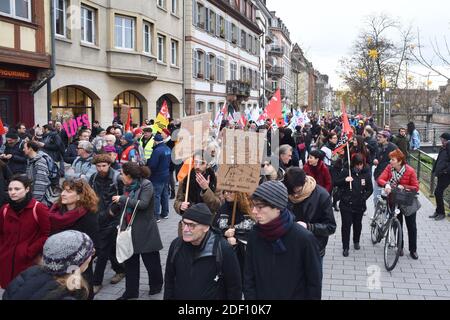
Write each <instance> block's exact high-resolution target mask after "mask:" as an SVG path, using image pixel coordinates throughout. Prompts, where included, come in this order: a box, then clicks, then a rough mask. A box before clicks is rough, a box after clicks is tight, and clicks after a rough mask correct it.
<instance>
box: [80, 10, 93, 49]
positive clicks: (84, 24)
mask: <svg viewBox="0 0 450 320" xmlns="http://www.w3.org/2000/svg"><path fill="white" fill-rule="evenodd" d="M81 41H84V42H87V43H95V11H94V9H91V8H89V7H86V6H81Z"/></svg>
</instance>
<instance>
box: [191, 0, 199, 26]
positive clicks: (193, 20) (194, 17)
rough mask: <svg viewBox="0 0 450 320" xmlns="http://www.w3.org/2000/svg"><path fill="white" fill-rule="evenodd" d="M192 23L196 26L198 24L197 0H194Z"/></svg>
mask: <svg viewBox="0 0 450 320" xmlns="http://www.w3.org/2000/svg"><path fill="white" fill-rule="evenodd" d="M192 24H193V25H194V26H196V25H197V24H198V12H197V1H195V0H192Z"/></svg>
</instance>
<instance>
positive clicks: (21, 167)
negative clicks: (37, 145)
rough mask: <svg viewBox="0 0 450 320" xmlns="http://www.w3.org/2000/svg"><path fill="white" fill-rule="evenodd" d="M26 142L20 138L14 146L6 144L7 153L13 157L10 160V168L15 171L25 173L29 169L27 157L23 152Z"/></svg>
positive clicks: (8, 163)
mask: <svg viewBox="0 0 450 320" xmlns="http://www.w3.org/2000/svg"><path fill="white" fill-rule="evenodd" d="M23 145H24V142H23V141H21V140H19V141H18V142H17V143H16V144H15V145H14V146H12V147H11V146H9V145H8V144H6V147H5V152H4V153H5V154H6V155H8V154H11V155H12V158H11V159H9V160H8V162H7V165H8V168H9V170H11V172H14V173H25V172H26V170H27V157H26V156H25V153H23Z"/></svg>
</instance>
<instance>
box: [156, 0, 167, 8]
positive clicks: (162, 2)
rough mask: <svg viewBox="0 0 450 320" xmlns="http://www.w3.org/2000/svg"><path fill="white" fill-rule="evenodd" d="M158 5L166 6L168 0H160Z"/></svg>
mask: <svg viewBox="0 0 450 320" xmlns="http://www.w3.org/2000/svg"><path fill="white" fill-rule="evenodd" d="M158 7H161V8H164V9H165V8H166V0H158Z"/></svg>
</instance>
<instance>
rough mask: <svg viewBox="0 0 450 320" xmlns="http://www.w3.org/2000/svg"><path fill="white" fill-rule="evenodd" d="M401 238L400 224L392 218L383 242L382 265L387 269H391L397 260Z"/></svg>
mask: <svg viewBox="0 0 450 320" xmlns="http://www.w3.org/2000/svg"><path fill="white" fill-rule="evenodd" d="M402 238H403V232H402V226H401V225H400V221H398V219H397V218H394V219H392V221H391V222H390V225H389V228H388V231H387V234H386V240H385V243H384V266H385V267H386V270H387V271H391V270H393V269H394V268H395V266H396V264H397V262H398V258H399V256H400V250H401V245H402Z"/></svg>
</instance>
